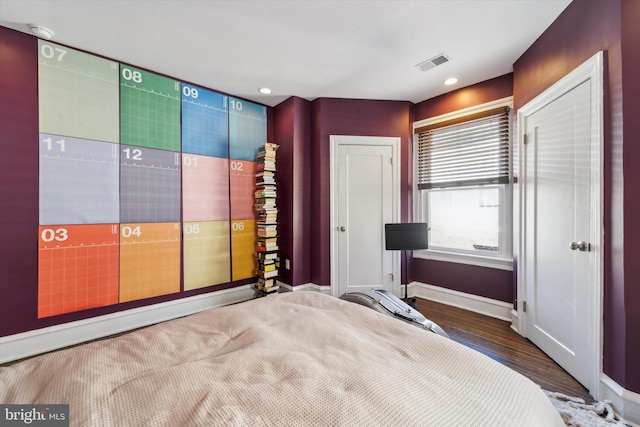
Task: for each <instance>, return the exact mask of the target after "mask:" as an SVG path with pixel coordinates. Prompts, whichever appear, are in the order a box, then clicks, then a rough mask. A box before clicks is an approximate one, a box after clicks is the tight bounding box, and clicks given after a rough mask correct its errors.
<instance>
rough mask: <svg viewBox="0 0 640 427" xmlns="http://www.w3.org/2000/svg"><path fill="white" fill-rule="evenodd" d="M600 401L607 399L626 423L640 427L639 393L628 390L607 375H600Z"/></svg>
mask: <svg viewBox="0 0 640 427" xmlns="http://www.w3.org/2000/svg"><path fill="white" fill-rule="evenodd" d="M597 398H598V400H600V401H605V400H608V401H610V402H611V405H612V406H613V409H614V410H615V411H616V413H617V414H618V415H620V416H621V417H622V418H623V419H624V420H625V422H626V423H627V424H629V425H631V426H634V427H640V394H638V393H635V392H633V391H629V390H627V389H625V388H623V387H622V386H620V384H618V383H617V382H615V381H614V380H612V379H611V378H609V377H608V376H607V375H605V374H602V375H601V376H600V396H598V397H597Z"/></svg>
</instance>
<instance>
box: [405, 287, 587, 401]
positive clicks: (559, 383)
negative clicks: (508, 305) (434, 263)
mask: <svg viewBox="0 0 640 427" xmlns="http://www.w3.org/2000/svg"><path fill="white" fill-rule="evenodd" d="M416 307H417V308H418V310H419V311H420V312H421V313H422V314H423V315H424V316H425V317H426V318H427V319H429V320H432V321H434V322H436V323H437V324H438V325H440V326H441V327H442V328H443V329H444V330H445V331H446V332H447V333H448V334H449V336H450V337H451V339H453V340H454V341H456V342H459V343H461V344H464V345H466V346H467V347H471V348H473V349H475V350H477V351H479V352H481V353H483V354H485V355H487V356H489V357H491V358H492V359H494V360H496V361H498V362H500V363H502V364H504V365H506V366H508V367H510V368H511V369H513V370H515V371H516V372H519V373H521V374H522V375H524V376H526V377H527V378H529V379H531V380H532V381H533V382H535V383H536V384H539V385H540V386H541V387H542V388H544V389H546V390H549V391H556V392H561V393H564V394H567V395H570V396H576V397H581V398H583V399H585V401H587V402H589V403H590V402H592V401H593V397H592V396H590V395H589V392H588V391H587V390H586V389H585V388H584V387H583V386H582V385H581V384H580V383H579V382H578V381H576V380H575V379H574V378H573V377H572V376H571V375H569V374H568V373H567V372H566V371H565V370H564V369H562V368H561V367H560V366H559V365H558V364H557V363H556V362H554V361H553V360H552V359H551V358H549V356H547V355H546V354H545V353H543V352H542V350H540V349H539V348H538V347H536V346H535V345H534V344H533V343H532V342H531V341H529V340H528V339H526V338H523V337H522V336H520V335H519V334H518V333H516V332H515V331H514V330H513V329H511V324H510V323H509V322H505V321H503V320H499V319H494V318H492V317H488V316H484V315H482V314H478V313H474V312H472V311H468V310H464V309H461V308H457V307H452V306H449V305H445V304H440V303H437V302H434V301H429V300H424V299H420V298H418V299H417V301H416Z"/></svg>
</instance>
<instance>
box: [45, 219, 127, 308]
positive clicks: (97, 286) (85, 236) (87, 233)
mask: <svg viewBox="0 0 640 427" xmlns="http://www.w3.org/2000/svg"><path fill="white" fill-rule="evenodd" d="M38 231H39V238H38V318H43V317H49V316H55V315H58V314H63V313H70V312H73V311H78V310H85V309H89V308H95V307H102V306H107V305H111V304H116V303H117V302H118V268H119V262H118V236H119V227H118V225H117V224H93V225H58V226H40V227H39V229H38Z"/></svg>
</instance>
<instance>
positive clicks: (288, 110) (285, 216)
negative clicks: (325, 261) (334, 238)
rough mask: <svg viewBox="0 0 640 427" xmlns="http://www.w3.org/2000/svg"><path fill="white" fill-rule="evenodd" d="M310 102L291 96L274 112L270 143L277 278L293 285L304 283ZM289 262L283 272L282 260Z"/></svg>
mask: <svg viewBox="0 0 640 427" xmlns="http://www.w3.org/2000/svg"><path fill="white" fill-rule="evenodd" d="M310 110H311V103H310V102H309V101H306V100H304V99H301V98H297V97H291V98H289V99H287V100H286V101H284V102H282V103H280V104H279V105H277V106H276V107H275V109H274V117H275V120H274V121H275V125H274V128H275V129H274V134H275V136H274V139H273V141H274V142H276V143H277V144H279V145H280V148H278V154H277V156H278V157H277V159H278V173H277V180H278V181H277V183H278V197H279V198H278V206H279V208H278V210H279V212H278V215H279V218H278V221H279V223H280V226H279V227H278V234H279V236H280V237H279V243H278V244H279V246H280V252H279V256H280V277H279V279H280V280H282V281H283V282H285V283H287V284H290V285H293V286H296V285H300V284H304V283H308V282H309V281H310V279H309V274H310V273H309V263H310V258H309V254H310V242H311V239H310V232H311V218H310V215H309V214H310V211H311V195H310V188H311V179H310V176H311V147H310V134H311V127H310V119H311V117H310ZM285 259H288V260H290V261H291V270H285V268H284V267H285V266H284V260H285Z"/></svg>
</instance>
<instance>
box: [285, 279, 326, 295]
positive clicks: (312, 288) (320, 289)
mask: <svg viewBox="0 0 640 427" xmlns="http://www.w3.org/2000/svg"><path fill="white" fill-rule="evenodd" d="M278 284H279V285H280V289H284V290H285V291H290V292H298V291H314V292H321V293H323V294H327V295H331V286H322V285H316V284H315V283H304V284H302V285H297V286H291V285H288V284H286V283H283V282H278Z"/></svg>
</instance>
